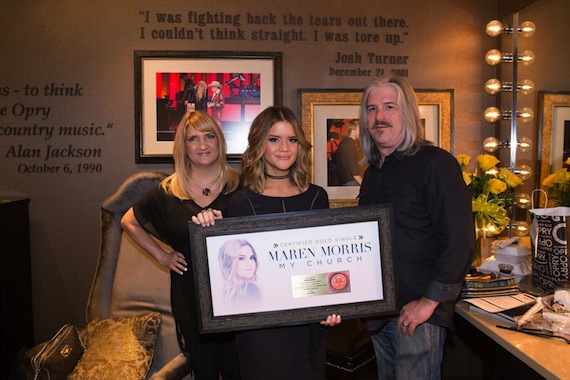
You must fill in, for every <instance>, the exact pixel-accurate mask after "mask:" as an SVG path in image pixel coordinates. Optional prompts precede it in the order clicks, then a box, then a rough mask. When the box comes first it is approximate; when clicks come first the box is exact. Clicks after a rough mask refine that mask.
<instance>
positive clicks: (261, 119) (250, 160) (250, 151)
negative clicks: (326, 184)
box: [242, 107, 312, 194]
mask: <svg viewBox="0 0 570 380" xmlns="http://www.w3.org/2000/svg"><path fill="white" fill-rule="evenodd" d="M280 121H284V122H287V123H289V124H291V126H292V127H293V131H294V132H295V136H296V137H297V140H298V142H299V151H298V153H297V159H296V160H295V162H294V163H293V166H292V167H291V182H292V183H293V184H294V185H295V186H296V187H297V188H298V189H300V190H301V191H304V190H305V189H306V188H307V186H308V185H309V175H310V174H309V170H310V167H311V157H310V153H311V147H312V146H311V143H310V142H309V140H307V138H306V137H305V133H304V132H303V129H301V127H300V126H299V122H298V121H297V118H296V117H295V114H294V113H293V111H291V110H290V109H289V108H286V107H269V108H266V109H265V110H264V111H263V112H261V113H260V114H259V115H257V117H256V118H255V119H254V120H253V123H252V124H251V128H250V130H249V136H248V143H249V145H248V147H247V149H246V151H245V152H244V153H243V157H242V176H243V184H244V186H247V187H249V188H251V189H252V190H253V191H254V192H256V193H259V194H261V193H263V191H264V190H265V159H264V154H265V147H266V146H267V139H268V136H269V130H270V129H271V127H272V126H273V125H275V124H276V123H278V122H280Z"/></svg>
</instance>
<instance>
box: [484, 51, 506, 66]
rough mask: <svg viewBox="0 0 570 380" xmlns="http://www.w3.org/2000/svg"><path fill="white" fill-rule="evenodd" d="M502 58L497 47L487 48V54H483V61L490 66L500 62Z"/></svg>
mask: <svg viewBox="0 0 570 380" xmlns="http://www.w3.org/2000/svg"><path fill="white" fill-rule="evenodd" d="M502 60H503V54H501V52H500V51H499V50H497V49H492V50H489V51H488V52H487V54H485V61H486V62H487V63H488V64H489V65H491V66H495V65H496V64H499V63H501V61H502Z"/></svg>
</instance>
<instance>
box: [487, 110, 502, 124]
mask: <svg viewBox="0 0 570 380" xmlns="http://www.w3.org/2000/svg"><path fill="white" fill-rule="evenodd" d="M484 117H485V120H486V121H487V122H488V123H495V122H497V121H499V120H500V119H501V111H500V110H499V109H498V108H497V107H489V108H487V109H486V110H485V114H484Z"/></svg>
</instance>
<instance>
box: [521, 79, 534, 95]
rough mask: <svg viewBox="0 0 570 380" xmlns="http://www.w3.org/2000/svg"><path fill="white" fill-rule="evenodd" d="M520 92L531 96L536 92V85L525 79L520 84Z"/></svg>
mask: <svg viewBox="0 0 570 380" xmlns="http://www.w3.org/2000/svg"><path fill="white" fill-rule="evenodd" d="M519 90H520V92H521V94H523V95H530V94H532V92H533V91H534V83H533V82H532V81H531V80H529V79H525V80H523V81H522V82H520V84H519Z"/></svg>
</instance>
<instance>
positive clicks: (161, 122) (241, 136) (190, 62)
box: [134, 51, 283, 163]
mask: <svg viewBox="0 0 570 380" xmlns="http://www.w3.org/2000/svg"><path fill="white" fill-rule="evenodd" d="M134 62H135V67H134V71H135V151H136V154H135V162H136V163H169V162H173V159H172V147H173V143H172V141H173V139H174V133H175V131H176V128H177V127H178V123H179V122H180V119H181V118H182V116H183V115H184V113H185V112H187V111H188V110H192V109H195V107H191V108H187V105H186V102H185V97H186V96H187V94H188V89H192V88H195V87H196V86H197V85H198V83H199V82H200V81H203V82H205V83H206V85H207V86H208V88H207V94H208V97H209V98H212V94H213V93H212V88H213V87H216V84H218V85H219V86H220V87H222V90H221V93H222V95H223V96H224V98H225V99H224V100H225V104H224V105H223V112H220V113H219V114H220V115H219V118H220V124H221V127H222V130H223V132H224V136H225V138H226V142H227V145H228V152H227V153H228V154H227V156H228V160H229V161H230V162H232V161H234V162H239V161H240V160H241V154H242V153H243V151H244V150H245V147H246V146H247V134H248V132H249V126H250V124H251V121H252V120H253V119H254V118H255V116H257V114H259V112H261V111H262V110H263V109H265V108H267V107H269V106H272V105H277V106H280V105H281V104H282V91H283V90H282V81H283V79H282V54H281V52H231V51H135V52H134ZM210 85H214V86H210ZM191 104H192V105H194V103H191ZM213 109H214V108H210V107H209V106H208V108H207V109H206V111H207V112H208V113H209V114H211V115H214V112H213ZM216 116H218V114H216Z"/></svg>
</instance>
